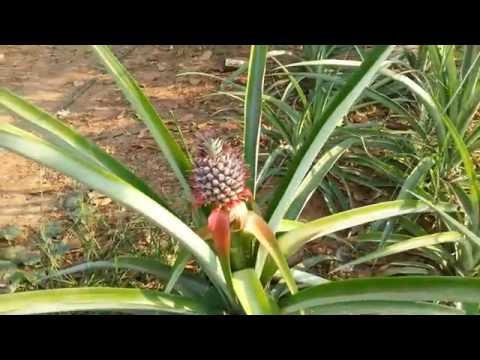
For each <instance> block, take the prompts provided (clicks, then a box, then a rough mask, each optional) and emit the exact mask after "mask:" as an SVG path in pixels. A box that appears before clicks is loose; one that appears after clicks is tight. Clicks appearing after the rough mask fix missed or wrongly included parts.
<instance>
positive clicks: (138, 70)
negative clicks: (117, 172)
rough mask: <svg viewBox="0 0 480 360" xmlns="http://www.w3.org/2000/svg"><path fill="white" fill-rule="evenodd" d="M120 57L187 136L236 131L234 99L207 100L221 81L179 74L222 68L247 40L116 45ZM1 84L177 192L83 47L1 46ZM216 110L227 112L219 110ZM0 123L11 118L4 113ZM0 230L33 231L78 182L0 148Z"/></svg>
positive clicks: (156, 184) (158, 185)
mask: <svg viewBox="0 0 480 360" xmlns="http://www.w3.org/2000/svg"><path fill="white" fill-rule="evenodd" d="M113 50H114V51H115V53H116V54H117V56H119V57H120V58H121V61H122V63H123V64H124V65H125V66H126V67H127V69H128V70H129V71H130V72H131V73H132V74H133V76H134V77H135V78H136V79H137V81H138V82H139V83H140V84H141V86H142V88H143V90H144V91H145V93H146V94H147V96H149V98H150V99H151V100H152V102H153V103H154V105H155V106H156V108H157V110H158V112H159V114H160V115H161V116H163V117H164V118H165V119H167V120H168V121H169V122H168V123H169V125H171V126H170V127H171V129H172V130H173V131H176V129H175V122H174V121H173V118H172V112H173V114H174V116H175V118H176V119H177V121H178V123H179V126H180V129H181V131H182V133H183V135H184V136H185V138H186V139H187V141H188V140H191V139H192V138H193V136H194V135H195V134H196V133H197V132H198V131H202V130H203V129H206V128H213V129H215V130H216V131H220V132H221V131H223V132H231V131H234V130H235V127H236V125H235V124H237V122H236V121H229V116H237V117H238V114H236V113H235V111H233V112H232V111H231V109H230V107H235V106H237V107H238V104H235V106H232V105H229V103H230V102H231V100H228V99H225V98H223V99H222V98H220V97H209V98H204V96H205V95H208V94H211V93H212V92H213V91H215V90H216V89H217V87H218V83H217V82H215V81H213V80H208V79H205V78H200V77H191V76H190V77H178V76H177V75H178V74H179V73H182V72H186V71H200V72H207V73H210V74H221V73H222V71H223V63H224V59H225V57H227V56H228V57H237V58H238V57H239V58H246V57H248V51H249V49H248V47H247V46H169V45H163V46H162V45H158V46H114V47H113ZM0 86H2V87H6V88H8V89H10V90H11V91H13V92H15V93H17V94H18V95H21V96H23V97H25V98H26V99H27V100H29V101H31V102H33V103H34V104H35V105H37V106H39V107H41V108H43V109H44V110H46V111H48V112H49V113H53V114H57V115H58V116H59V117H61V118H63V119H64V121H65V122H67V123H68V124H70V125H71V126H73V127H74V128H75V129H77V130H78V131H79V132H80V133H82V134H84V135H86V136H88V137H89V138H90V139H92V140H94V141H95V142H96V143H97V144H99V145H100V146H102V147H103V148H104V149H106V150H107V151H108V152H109V153H111V154H113V155H114V156H115V157H117V158H118V159H120V160H121V161H123V162H124V163H126V164H127V166H129V167H130V168H131V169H133V170H134V171H135V172H136V173H137V174H138V175H140V176H141V177H142V178H144V179H146V181H147V182H148V183H149V184H151V185H152V186H153V188H154V189H155V190H157V191H160V192H163V193H166V194H174V193H175V192H176V190H177V188H176V186H175V183H176V182H175V181H174V178H173V176H172V175H171V172H170V171H169V170H168V169H167V168H166V163H165V161H164V160H163V158H162V155H161V154H160V153H159V150H158V149H157V147H156V145H155V143H154V141H153V139H152V138H151V137H150V136H149V134H148V133H147V132H146V131H145V130H144V129H145V127H144V125H143V124H142V123H141V122H139V121H138V120H137V119H136V117H135V114H134V112H133V111H132V109H131V107H130V106H129V104H128V103H127V102H126V101H125V100H124V98H123V96H122V94H121V92H120V90H119V89H118V88H117V87H116V85H115V84H114V82H113V80H112V79H111V78H110V76H109V75H107V74H106V73H105V71H104V69H103V68H102V67H101V65H100V64H99V62H98V60H97V59H96V57H95V55H94V54H93V53H92V51H91V50H90V49H89V48H88V47H84V46H6V45H3V46H0ZM219 110H225V111H221V112H219ZM0 121H7V122H15V121H19V119H14V118H13V117H12V116H11V115H9V114H7V113H0ZM0 164H1V166H0V228H2V227H5V226H7V225H16V226H20V227H24V228H28V229H30V230H33V231H35V229H37V228H38V226H39V225H40V224H41V223H42V222H44V221H45V219H47V218H49V217H52V216H55V215H56V214H58V212H59V209H60V208H61V206H60V204H61V201H62V198H64V196H65V195H66V194H68V193H69V192H71V191H72V190H73V189H74V188H75V186H77V185H75V184H74V183H73V182H72V181H71V180H70V179H68V178H66V177H64V176H62V175H60V174H58V173H56V172H54V171H51V170H49V169H46V168H44V167H42V166H40V165H38V164H36V163H34V162H33V161H29V160H27V159H24V158H22V157H20V156H17V155H15V154H12V153H9V152H6V151H4V150H1V149H0Z"/></svg>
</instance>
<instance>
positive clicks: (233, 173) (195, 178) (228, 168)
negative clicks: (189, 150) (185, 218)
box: [190, 138, 251, 209]
mask: <svg viewBox="0 0 480 360" xmlns="http://www.w3.org/2000/svg"><path fill="white" fill-rule="evenodd" d="M248 177H249V174H248V170H247V168H246V165H245V163H244V161H243V158H242V156H241V154H240V153H239V152H238V151H236V149H233V148H232V147H231V146H229V145H228V144H226V143H225V142H224V141H223V140H222V139H219V138H203V139H202V144H201V145H200V146H199V151H198V154H197V157H196V159H195V167H194V169H193V170H192V175H191V178H190V182H191V187H192V189H193V194H194V196H195V199H196V203H197V204H196V205H197V206H203V205H213V206H214V207H221V208H227V209H229V208H231V207H232V206H234V205H235V204H236V203H238V202H241V201H246V200H248V199H250V198H251V192H250V190H249V189H248V188H247V186H246V180H247V179H248Z"/></svg>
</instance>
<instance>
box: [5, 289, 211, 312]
mask: <svg viewBox="0 0 480 360" xmlns="http://www.w3.org/2000/svg"><path fill="white" fill-rule="evenodd" d="M100 310H110V311H111V310H117V311H118V310H150V311H162V312H169V313H177V314H212V313H217V314H218V310H213V309H211V308H209V307H208V306H206V305H204V304H202V303H200V302H198V300H193V299H188V298H184V297H181V296H175V295H167V294H163V293H161V292H158V291H152V290H140V289H121V288H120V289H118V288H117V289H116V288H72V289H53V290H38V291H27V292H20V293H15V294H6V295H0V314H3V315H7V314H8V315H29V314H30V315H31V314H48V313H61V312H72V311H100Z"/></svg>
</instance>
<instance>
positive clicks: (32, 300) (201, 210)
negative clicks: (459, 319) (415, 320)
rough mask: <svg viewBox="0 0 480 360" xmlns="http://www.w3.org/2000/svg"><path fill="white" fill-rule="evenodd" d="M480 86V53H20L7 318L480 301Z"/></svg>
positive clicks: (8, 50)
mask: <svg viewBox="0 0 480 360" xmlns="http://www.w3.org/2000/svg"><path fill="white" fill-rule="evenodd" d="M479 84H480V47H479V46H476V45H466V46H453V45H419V46H417V45H411V46H396V45H375V46H370V45H302V46H266V45H256V46H240V45H238V46H235V45H229V46H199V45H195V46H193V45H192V46H173V45H156V46H133V45H124V46H111V47H109V46H104V45H95V46H15V45H2V46H0V164H1V165H0V179H1V182H0V183H1V185H0V294H1V295H0V314H2V313H7V314H16V313H19V314H34V313H57V312H70V311H80V312H85V311H96V310H97V311H109V310H110V311H113V312H116V311H120V312H123V311H125V312H128V313H131V312H133V313H135V312H136V311H140V312H143V311H147V312H152V313H159V314H162V313H182V314H183V313H187V314H188V313H193V314H292V313H293V314H477V313H478V311H479V306H478V304H479V303H480V280H478V279H477V276H478V272H479V270H480V237H479V229H480V220H479V219H480V187H479V185H478V172H477V163H478V155H479V151H480V127H479V126H478V125H479V122H478V120H479V112H478V109H479V105H480V87H479ZM95 144H96V145H95ZM9 150H10V151H9ZM42 164H43V165H42Z"/></svg>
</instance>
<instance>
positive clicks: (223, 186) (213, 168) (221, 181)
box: [190, 137, 297, 293]
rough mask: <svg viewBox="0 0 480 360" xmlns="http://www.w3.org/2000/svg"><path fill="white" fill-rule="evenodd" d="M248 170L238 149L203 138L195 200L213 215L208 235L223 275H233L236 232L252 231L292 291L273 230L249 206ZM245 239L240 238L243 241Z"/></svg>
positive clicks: (195, 178)
mask: <svg viewBox="0 0 480 360" xmlns="http://www.w3.org/2000/svg"><path fill="white" fill-rule="evenodd" d="M248 179H249V171H248V169H247V166H246V164H245V162H244V160H243V157H242V154H241V152H240V151H238V149H234V148H232V147H231V146H230V145H229V144H227V143H225V142H224V141H223V140H222V139H220V138H215V137H203V138H202V144H200V146H199V149H198V151H197V156H196V159H195V162H194V167H193V169H192V174H191V176H190V185H191V188H192V190H193V191H192V193H193V196H194V199H195V202H194V207H203V206H205V207H207V208H209V209H210V214H209V216H208V221H207V229H206V230H204V234H206V236H205V235H204V236H205V237H210V236H211V238H212V239H213V247H214V249H215V251H216V253H217V255H218V256H219V258H220V261H221V262H222V267H223V271H224V274H225V276H226V278H227V281H228V282H229V285H230V286H232V284H231V283H230V281H229V279H230V277H231V264H230V260H231V259H230V249H231V233H232V230H233V231H237V232H243V233H250V234H251V235H253V236H255V237H256V238H257V239H258V240H259V241H261V242H262V244H264V246H265V247H266V248H267V249H268V250H269V252H270V253H271V254H272V255H273V258H274V260H275V261H276V262H277V266H279V268H280V270H281V271H282V273H283V275H284V276H285V280H286V281H287V284H288V286H289V289H290V291H291V292H292V293H295V292H296V291H297V288H296V285H295V281H294V280H293V277H292V276H291V274H290V272H289V269H288V265H287V263H286V260H285V259H284V257H283V255H281V251H280V248H279V247H278V243H277V241H276V239H275V235H274V234H273V231H272V230H271V229H270V228H269V226H268V224H267V223H266V222H265V221H264V220H263V218H262V217H261V216H259V215H257V214H256V213H255V212H254V211H251V210H249V209H248V208H247V204H246V203H247V202H250V201H251V200H252V192H251V190H250V189H249V188H248V187H247V180H248ZM242 240H243V241H246V240H245V239H240V241H242Z"/></svg>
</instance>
